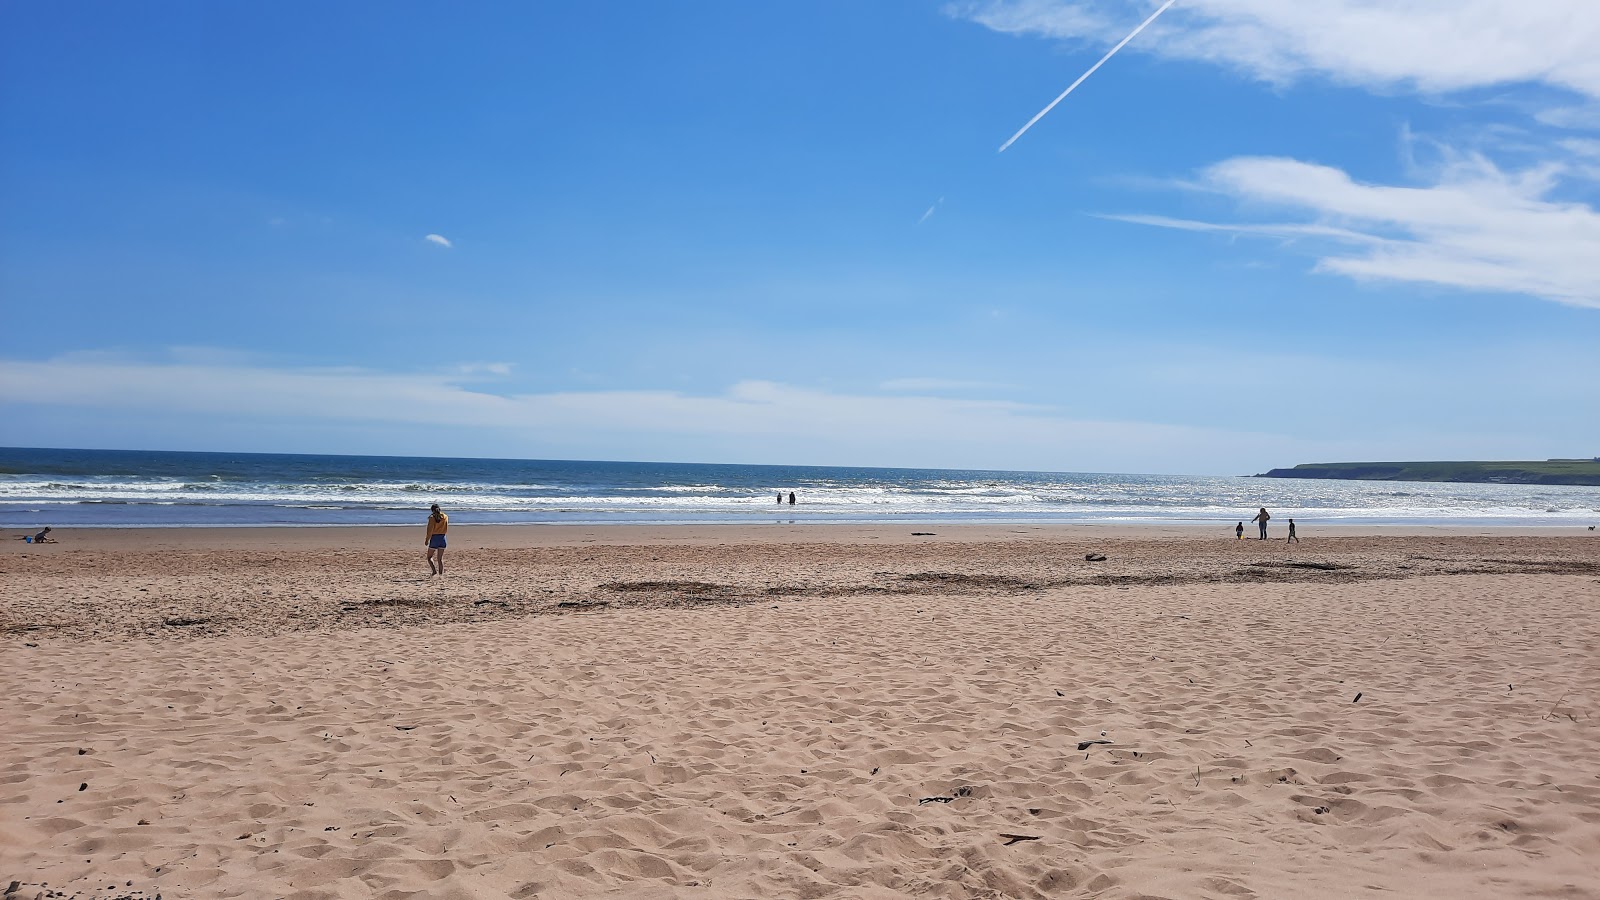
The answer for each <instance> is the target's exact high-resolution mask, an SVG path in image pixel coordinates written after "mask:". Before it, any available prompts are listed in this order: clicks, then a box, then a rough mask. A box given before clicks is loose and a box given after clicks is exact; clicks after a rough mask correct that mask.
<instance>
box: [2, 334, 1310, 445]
mask: <svg viewBox="0 0 1600 900" xmlns="http://www.w3.org/2000/svg"><path fill="white" fill-rule="evenodd" d="M476 381H481V379H477V378H475V377H474V376H471V375H467V374H463V373H460V372H450V373H394V372H378V371H370V370H353V369H282V368H271V367H267V366H261V365H225V364H217V365H197V364H184V363H148V362H138V361H126V360H124V361H117V360H115V359H114V358H110V357H106V356H103V355H98V354H88V355H79V356H72V357H63V358H58V359H52V360H44V361H27V360H0V405H4V404H10V405H18V404H36V405H47V406H55V407H75V408H80V409H84V410H86V411H92V410H100V409H115V410H119V411H121V412H140V411H150V412H152V413H160V414H162V415H169V416H170V415H180V416H190V417H211V416H217V417H222V416H225V417H228V418H230V419H239V418H241V417H244V418H255V419H259V420H263V421H297V422H301V423H305V424H307V425H312V424H322V423H337V424H338V425H340V426H341V427H348V428H360V427H363V423H385V424H397V425H404V426H408V427H415V426H432V427H436V428H442V429H447V430H449V432H450V433H452V434H453V435H455V436H454V437H452V438H451V440H452V442H453V444H454V445H455V446H470V445H471V443H472V441H473V440H474V438H473V435H474V433H476V434H479V435H485V434H494V435H499V436H501V437H502V438H504V437H505V436H516V437H519V438H521V439H525V440H526V441H527V446H530V447H531V446H535V442H536V441H539V440H543V439H545V438H544V436H547V435H560V436H561V438H562V439H563V440H570V441H580V440H589V441H590V445H591V446H594V445H595V441H597V440H599V439H600V438H603V439H604V440H606V441H609V442H610V443H609V444H607V446H612V447H628V446H631V447H635V448H648V447H660V446H673V445H681V444H682V443H683V439H684V438H693V439H694V440H695V441H696V443H697V445H698V446H708V445H709V446H716V447H718V448H721V449H722V451H723V452H721V453H718V454H715V455H716V456H718V457H720V458H723V459H726V458H728V457H729V456H730V455H734V454H741V455H742V454H752V455H754V457H753V458H767V459H790V460H801V461H803V460H813V461H825V460H837V461H840V462H842V463H852V464H882V465H954V466H964V465H967V466H970V465H983V466H989V467H1007V466H1010V467H1016V468H1046V469H1049V468H1054V469H1080V470H1082V469H1090V470H1098V471H1113V470H1116V471H1140V470H1143V471H1161V470H1163V469H1164V468H1165V469H1167V470H1170V467H1171V466H1172V465H1173V464H1174V462H1175V460H1174V459H1173V457H1172V455H1171V453H1170V449H1169V448H1172V447H1183V448H1185V449H1184V453H1183V459H1182V461H1181V464H1182V465H1185V466H1190V467H1192V466H1197V465H1198V466H1204V465H1206V464H1207V462H1208V461H1209V462H1211V463H1212V464H1217V461H1222V460H1227V461H1230V465H1233V464H1238V462H1239V461H1238V459H1237V455H1238V448H1239V447H1240V446H1241V445H1245V444H1248V445H1250V446H1252V447H1253V448H1255V449H1256V450H1258V451H1259V452H1261V453H1262V454H1264V457H1263V460H1262V462H1263V464H1265V463H1269V462H1270V461H1271V460H1270V459H1267V458H1266V456H1265V455H1266V454H1272V458H1274V459H1276V458H1284V459H1294V458H1300V456H1302V455H1305V454H1306V453H1308V452H1310V451H1309V449H1308V448H1307V447H1306V446H1304V445H1303V444H1302V443H1301V442H1299V441H1296V440H1295V439H1292V438H1287V437H1283V436H1277V435H1262V434H1246V433H1242V432H1237V431H1229V430H1225V429H1208V428H1196V427H1188V426H1181V425H1168V424H1160V423H1149V422H1127V421H1103V420H1090V419H1081V418H1075V417H1073V416H1072V415H1071V414H1070V413H1069V412H1068V411H1066V410H1063V409H1060V408H1054V407H1048V406H1041V405H1035V404H1026V403H1017V402H1012V401H1006V400H972V399H961V398H952V397H940V396H931V395H928V394H923V395H917V396H884V395H871V394H850V393H837V392H829V391H822V390H816V389H812V388H805V387H797V386H793V385H786V384H780V383H775V382H770V381H742V382H738V383H736V384H733V385H731V386H729V387H728V388H727V389H726V390H725V391H723V392H720V393H715V394H707V395H693V394H686V393H681V392H676V391H656V390H638V391H631V390H601V391H558V392H548V393H526V394H496V393H490V392H488V391H486V390H483V389H481V388H477V387H473V386H472V385H473V383H474V382H476ZM934 383H935V382H933V381H932V380H928V381H925V382H923V387H925V388H929V389H930V390H931V387H932V385H933V384H934ZM946 386H947V387H948V386H949V384H948V383H947V384H946ZM596 436H600V437H599V438H597V437H596ZM613 452H615V451H613ZM646 452H648V451H646ZM1208 456H1209V458H1210V459H1209V460H1208ZM702 458H705V457H702ZM747 458H749V457H747ZM1191 470H1192V469H1191Z"/></svg>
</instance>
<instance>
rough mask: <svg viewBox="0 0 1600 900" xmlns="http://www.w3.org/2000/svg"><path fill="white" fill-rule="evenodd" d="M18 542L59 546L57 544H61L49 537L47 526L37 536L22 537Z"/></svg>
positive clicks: (48, 527)
mask: <svg viewBox="0 0 1600 900" xmlns="http://www.w3.org/2000/svg"><path fill="white" fill-rule="evenodd" d="M18 540H25V541H27V542H28V543H30V544H59V543H61V542H60V541H58V540H56V539H55V538H53V537H51V536H50V526H48V525H46V526H45V527H44V530H43V531H41V532H39V533H38V534H36V535H34V536H33V537H28V536H27V535H23V536H22V537H20V538H18Z"/></svg>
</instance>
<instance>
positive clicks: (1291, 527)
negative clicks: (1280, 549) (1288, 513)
mask: <svg viewBox="0 0 1600 900" xmlns="http://www.w3.org/2000/svg"><path fill="white" fill-rule="evenodd" d="M1284 543H1285V544H1298V543H1300V538H1298V537H1296V536H1295V533H1294V520H1293V519H1290V520H1289V537H1288V538H1286V539H1285V540H1284Z"/></svg>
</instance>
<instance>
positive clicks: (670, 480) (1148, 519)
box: [0, 448, 1600, 528]
mask: <svg viewBox="0 0 1600 900" xmlns="http://www.w3.org/2000/svg"><path fill="white" fill-rule="evenodd" d="M780 491H781V492H783V493H784V494H785V495H787V493H788V492H789V491H794V492H795V494H796V499H797V500H798V502H797V503H796V504H795V505H793V506H790V505H788V504H787V503H784V504H778V503H776V502H775V499H776V497H777V494H778V492H780ZM432 503H438V504H440V505H441V506H443V507H444V508H445V509H446V510H447V511H448V512H449V513H450V514H451V520H452V521H453V522H457V523H474V522H483V523H572V524H605V523H757V522H774V521H780V522H791V521H792V522H839V523H874V522H881V523H902V522H903V523H939V522H951V523H954V522H1014V523H1026V522H1036V523H1043V522H1052V523H1059V522H1067V523H1095V522H1099V523H1197V524H1198V523H1224V524H1232V523H1233V522H1236V521H1238V520H1241V519H1249V518H1250V516H1252V515H1253V514H1254V511H1255V509H1256V508H1257V507H1260V506H1266V507H1269V508H1270V509H1271V510H1272V511H1273V515H1274V517H1275V519H1276V520H1277V521H1283V520H1284V519H1286V518H1288V517H1290V516H1293V517H1294V518H1296V519H1297V520H1299V521H1302V522H1305V523H1307V524H1310V523H1314V522H1321V523H1328V524H1441V525H1473V524H1481V525H1577V524H1592V523H1594V522H1596V521H1600V488H1595V487H1553V486H1552V487H1545V486H1530V485H1502V484H1434V483H1421V482H1395V481H1334V480H1315V479H1277V478H1248V477H1230V476H1170V475H1107V474H1087V473H1071V472H988V471H959V470H945V469H878V468H835V467H823V466H745V465H717V464H699V463H639V462H585V461H577V460H515V459H440V458H428V457H393V456H309V455H290V454H265V453H178V452H166V451H136V450H49V449H25V448H0V527H4V528H33V527H38V526H43V525H52V526H57V527H60V526H73V525H76V526H88V525H95V526H152V525H216V526H228V525H388V524H414V523H415V522H417V521H418V520H419V519H420V518H421V516H422V515H424V512H425V510H426V509H427V508H428V506H429V504H432Z"/></svg>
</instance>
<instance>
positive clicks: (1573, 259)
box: [1119, 145, 1600, 308]
mask: <svg viewBox="0 0 1600 900" xmlns="http://www.w3.org/2000/svg"><path fill="white" fill-rule="evenodd" d="M1585 146H1587V145H1585ZM1572 165H1573V164H1570V163H1569V164H1566V165H1559V164H1546V165H1543V166H1539V167H1536V168H1532V169H1528V170H1524V171H1517V172H1507V171H1503V170H1501V169H1500V168H1498V167H1496V166H1495V165H1494V164H1493V163H1491V162H1490V161H1488V160H1487V159H1484V158H1483V157H1480V156H1468V157H1464V158H1462V159H1459V160H1457V161H1455V162H1454V163H1452V164H1450V165H1448V166H1446V167H1445V168H1444V169H1443V171H1441V172H1440V173H1438V175H1437V178H1436V180H1435V181H1434V183H1432V184H1428V185H1425V186H1421V187H1404V186H1393V185H1381V184H1365V183H1361V182H1358V181H1356V180H1355V179H1353V178H1351V177H1350V176H1349V175H1348V174H1347V173H1345V172H1344V171H1342V170H1340V169H1337V168H1333V167H1330V166H1321V165H1314V164H1311V163H1306V162H1301V161H1298V160H1293V159H1283V158H1277V157H1240V158H1236V159H1231V160H1227V161H1225V162H1222V163H1218V164H1217V165H1214V166H1212V167H1210V168H1209V169H1207V170H1206V171H1205V172H1204V173H1203V174H1202V177H1201V180H1200V185H1201V186H1203V187H1205V188H1207V189H1209V190H1212V191H1215V192H1217V193H1219V194H1223V195H1226V196H1228V197H1230V198H1232V199H1234V200H1236V201H1238V202H1239V203H1241V204H1246V205H1249V206H1251V207H1255V208H1260V207H1270V208H1276V209H1279V210H1283V211H1284V212H1285V213H1287V214H1293V215H1297V216H1299V217H1302V218H1304V219H1309V221H1287V222H1272V223H1264V224H1263V223H1225V222H1199V221H1193V220H1186V219H1173V218H1167V217H1161V216H1122V217H1119V218H1122V219H1124V220H1127V221H1133V222H1139V223H1142V224H1146V225H1156V226H1160V227H1166V228H1181V229H1186V230H1193V231H1213V232H1226V233H1231V234H1239V235H1256V236H1265V237H1277V238H1284V239H1313V240H1316V241H1318V242H1319V246H1320V247H1322V248H1325V249H1324V250H1323V251H1322V252H1321V253H1320V255H1319V259H1318V262H1317V269H1318V270H1319V271H1324V272H1332V273H1336V274H1340V275H1347V276H1350V277H1354V278H1370V279H1383V280H1390V281H1409V282H1426V283H1432V284H1439V285H1448V286H1451V287H1457V288H1465V289H1470V290H1483V291H1500V292H1510V293H1520V294H1530V295H1533V296H1537V297H1543V298H1546V299H1549V300H1555V301H1558V302H1561V303H1568V304H1572V305H1574V306H1587V307H1594V308H1600V212H1596V210H1595V209H1594V208H1593V207H1590V206H1587V205H1584V204H1582V203H1576V202H1562V201H1560V200H1556V199H1553V198H1552V193H1553V192H1554V190H1555V188H1556V186H1557V184H1558V183H1559V182H1560V179H1561V178H1562V177H1563V176H1564V175H1567V174H1569V173H1570V172H1571V171H1572Z"/></svg>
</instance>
